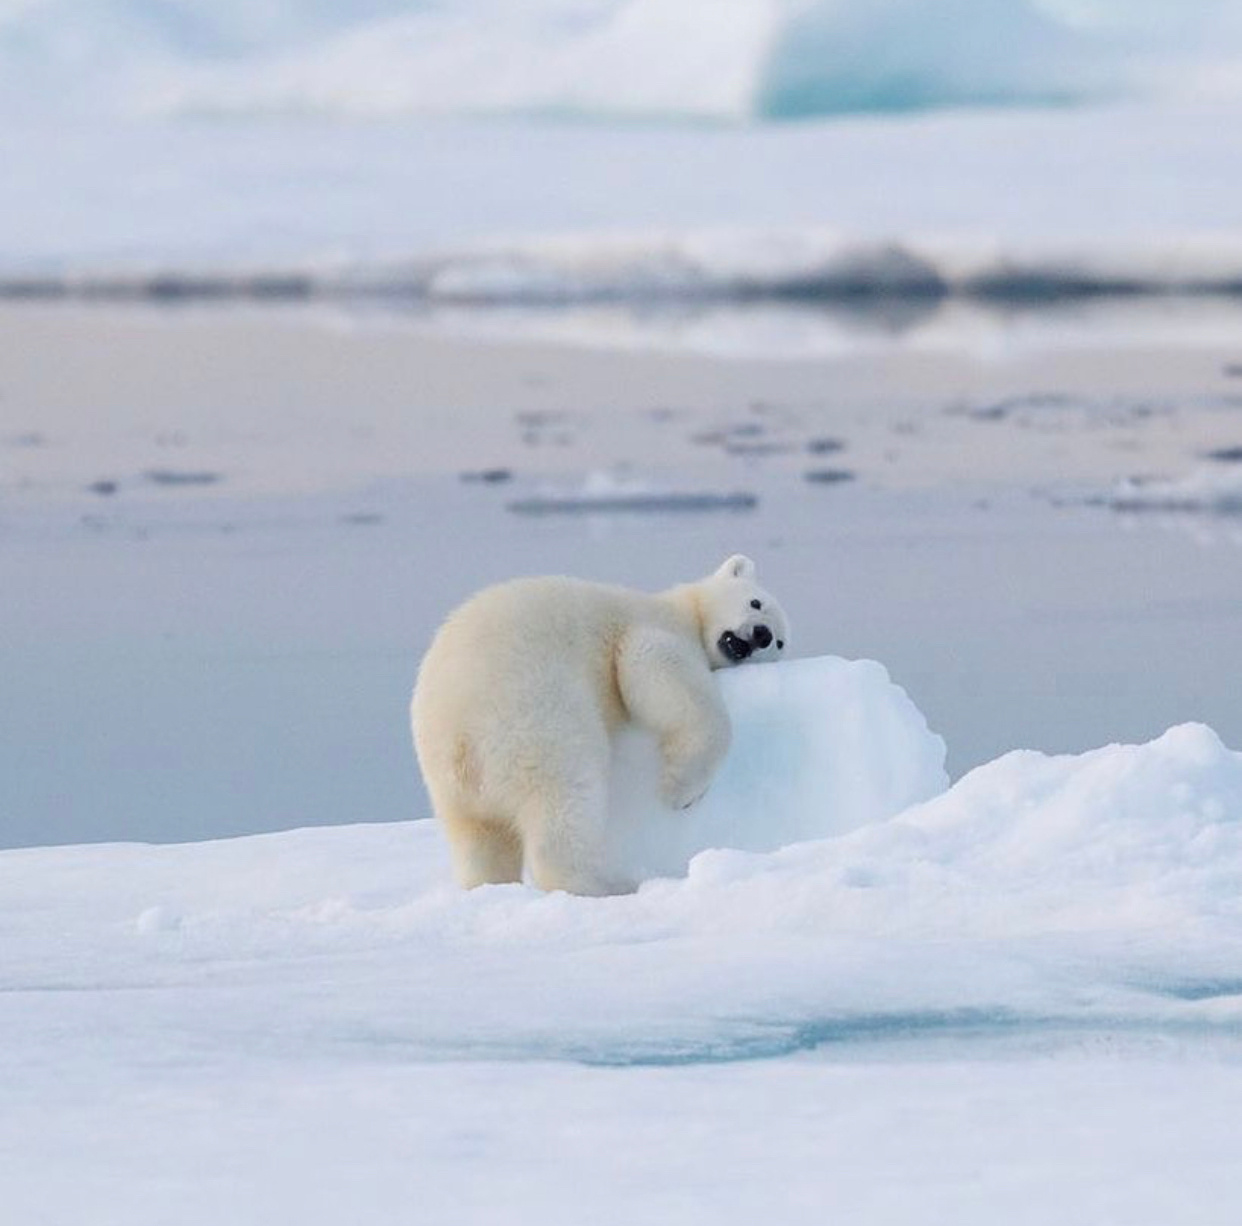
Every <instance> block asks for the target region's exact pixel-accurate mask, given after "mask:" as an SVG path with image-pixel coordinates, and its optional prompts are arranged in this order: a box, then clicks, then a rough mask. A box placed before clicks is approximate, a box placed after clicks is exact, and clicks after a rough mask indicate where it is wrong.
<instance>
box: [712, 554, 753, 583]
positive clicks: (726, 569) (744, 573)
mask: <svg viewBox="0 0 1242 1226" xmlns="http://www.w3.org/2000/svg"><path fill="white" fill-rule="evenodd" d="M716 574H718V575H720V576H721V577H722V578H724V579H753V578H754V577H755V564H754V563H753V562H752V561H751V560H750V559H749V558H748V557H747V556H746V555H745V554H744V553H735V554H734V555H733V556H732V557H731V558H729V559H728V561H726V562H725V563H724V564H723V565H722V566H721V567H720V569H719V570H718V571H717V572H716Z"/></svg>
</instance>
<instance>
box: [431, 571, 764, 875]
mask: <svg viewBox="0 0 1242 1226" xmlns="http://www.w3.org/2000/svg"><path fill="white" fill-rule="evenodd" d="M787 638H788V626H787V622H786V619H785V614H784V612H783V611H782V610H781V607H780V606H779V605H778V604H777V602H776V601H775V600H774V599H773V598H772V597H771V596H770V595H769V594H768V593H767V592H765V591H764V590H763V589H762V588H760V587H759V586H758V584H757V583H756V582H755V566H754V563H753V562H752V561H751V560H750V559H749V558H747V557H744V556H743V555H741V554H735V555H734V556H733V557H731V558H729V559H728V560H727V561H726V562H725V563H724V564H723V565H722V566H721V567H720V568H719V569H718V570H716V571H715V572H714V573H713V574H711V575H708V576H707V577H706V578H704V579H700V580H698V581H697V582H693V583H685V584H681V585H680V586H678V587H674V588H670V589H669V590H668V591H665V592H660V593H657V594H650V593H646V592H637V591H632V590H630V589H627V588H621V587H611V586H607V585H604V584H599V583H588V582H584V581H582V580H578V579H567V578H562V577H545V578H534V579H515V580H512V581H511V582H508V583H501V584H499V585H497V586H495V587H491V588H487V589H485V590H484V591H482V592H480V593H479V594H478V595H476V596H474V597H473V598H472V599H470V600H468V601H467V602H466V603H465V604H464V605H462V606H461V607H460V608H458V609H457V610H456V611H455V612H453V613H452V614H450V615H449V617H448V619H447V620H446V621H445V623H444V625H443V626H441V628H440V630H439V632H438V633H437V634H436V636H435V638H434V640H433V641H432V644H431V646H430V648H429V649H428V651H427V654H426V656H425V657H424V659H423V662H422V665H421V667H420V668H419V673H418V682H417V684H416V686H415V689H414V699H413V702H412V704H411V717H412V722H413V728H414V745H415V750H416V752H417V754H418V761H419V765H420V767H421V769H422V772H423V778H424V780H425V781H426V784H427V790H428V792H429V793H430V795H431V803H432V807H433V809H434V811H435V815H436V817H437V818H438V819H439V820H440V822H441V823H442V824H443V827H444V831H445V834H446V835H447V837H448V842H449V847H450V851H451V854H452V860H453V868H454V873H455V876H456V878H457V880H458V882H459V883H460V884H461V885H462V886H465V887H467V888H469V887H472V886H476V885H483V884H485V883H488V882H506V881H520V880H521V879H522V871H523V866H525V869H526V871H527V873H528V874H529V877H530V880H531V881H532V882H533V883H534V884H535V885H536V886H538V887H539V888H540V889H543V890H566V891H569V892H571V893H574V894H612V893H620V892H625V891H627V890H632V889H633V888H634V883H633V882H628V881H618V880H610V879H609V876H608V873H607V870H606V868H605V865H604V854H603V853H604V828H605V823H606V821H607V816H608V792H609V773H610V770H611V764H612V747H613V739H614V736H615V735H616V734H617V732H618V731H619V730H621V729H622V728H624V727H626V726H627V725H637V726H638V727H640V728H643V729H646V730H648V731H649V732H651V733H653V734H655V737H656V739H657V742H658V745H659V749H660V757H661V760H662V777H661V781H660V782H661V794H662V795H663V798H664V800H665V801H666V802H667V804H668V805H670V806H671V807H672V808H676V809H682V808H686V807H687V806H689V805H691V804H693V803H694V802H695V801H696V800H697V799H698V798H699V797H700V796H702V795H703V793H704V792H705V791H706V790H707V786H708V784H709V783H710V782H711V780H712V776H713V774H714V773H715V771H716V768H717V766H719V764H720V761H721V759H722V758H723V757H724V754H725V751H726V750H727V749H728V746H729V736H730V728H729V716H728V712H727V711H726V710H725V706H724V703H723V701H722V700H721V697H720V693H719V689H718V686H717V685H716V682H715V680H714V678H713V677H712V671H713V670H714V669H718V668H726V667H729V666H731V665H735V664H741V663H743V662H750V661H761V660H775V659H779V658H781V656H782V655H783V654H784V651H785V646H786V640H787Z"/></svg>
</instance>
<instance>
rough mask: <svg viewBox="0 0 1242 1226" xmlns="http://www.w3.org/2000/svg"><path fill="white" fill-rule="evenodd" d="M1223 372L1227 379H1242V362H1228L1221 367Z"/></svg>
mask: <svg viewBox="0 0 1242 1226" xmlns="http://www.w3.org/2000/svg"><path fill="white" fill-rule="evenodd" d="M1221 374H1223V375H1224V376H1225V378H1226V379H1242V362H1226V363H1225V364H1224V366H1222V367H1221Z"/></svg>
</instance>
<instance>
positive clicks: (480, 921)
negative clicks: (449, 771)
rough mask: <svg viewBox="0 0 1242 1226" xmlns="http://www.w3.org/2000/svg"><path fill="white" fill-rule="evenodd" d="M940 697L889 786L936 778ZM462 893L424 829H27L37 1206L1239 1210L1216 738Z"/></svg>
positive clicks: (1024, 1218)
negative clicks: (585, 888) (626, 883)
mask: <svg viewBox="0 0 1242 1226" xmlns="http://www.w3.org/2000/svg"><path fill="white" fill-rule="evenodd" d="M789 667H790V666H785V665H771V666H765V668H764V669H759V668H756V669H754V670H740V671H739V673H738V674H737V677H738V681H737V688H738V689H739V691H741V692H745V690H746V689H748V688H749V687H750V686H751V685H754V686H755V687H757V688H756V694H757V695H759V694H761V691H762V689H763V688H764V687H765V686H766V685H768V684H770V683H771V681H770V678H771V676H772V675H773V674H772V673H770V672H768V671H767V670H768V669H774V670H775V669H781V668H789ZM834 669H839V670H841V673H840V675H841V677H842V678H844V677H847V676H850V675H851V670H853V674H852V677H853V682H854V684H855V686H856V692H857V694H858V695H860V696H862V695H865V696H866V698H865V701H863V702H861V703H860V704H859V706H858V709H859V710H861V711H862V712H864V714H863V715H862V716H861V718H862V719H863V720H864V721H865V722H867V723H868V726H870V721H871V719H872V716H873V715H874V713H875V712H876V711H880V710H882V709H884V708H885V707H886V705H889V706H891V705H892V704H893V699H892V696H891V692H890V683H889V682H888V681H887V679H886V678H885V677H884V675H883V673H882V671H881V670H879V669H877V668H874V667H870V666H861V668H860V667H859V666H847V665H839V666H838V665H835V664H831V663H825V664H820V665H809V666H808V665H804V666H802V669H801V670H800V671H801V672H802V673H803V675H805V676H806V677H808V678H809V677H810V676H812V675H813V674H815V673H816V672H817V671H818V672H819V673H822V674H824V675H827V673H828V672H830V671H832V670H834ZM789 675H790V677H791V678H792V677H794V676H795V675H796V673H795V672H791V673H790V674H789ZM765 678H766V680H765ZM772 684H774V683H772ZM782 688H784V687H783V685H782ZM793 688H794V687H793V686H792V684H791V686H790V688H789V689H785V690H784V696H785V699H786V700H787V701H795V702H797V703H798V706H799V710H800V713H801V715H802V716H803V717H806V718H809V719H812V720H814V719H817V718H818V716H817V715H816V714H815V707H816V705H817V703H818V701H819V700H818V698H815V697H813V696H812V693H811V690H812V688H813V687H810V686H809V685H808V689H807V692H806V694H805V695H804V696H803V698H801V699H791V698H790V693H791V692H792V690H793ZM736 698H737V699H739V700H740V698H741V693H739V694H738V695H736ZM867 710H870V711H871V712H872V715H867V714H865V712H866V711H867ZM785 718H793V714H792V713H787V715H786V717H785ZM905 719H906V724H907V727H906V729H905V731H904V733H902V734H901V735H897V736H889V737H884V738H881V739H880V740H879V741H877V742H876V743H875V744H871V743H869V742H868V741H867V740H865V739H858V740H856V741H855V742H854V743H853V744H852V745H851V749H852V750H853V752H854V755H855V769H856V770H857V771H858V772H860V773H863V774H867V775H872V776H874V777H875V779H876V780H883V779H884V778H886V777H887V776H888V774H889V773H890V772H892V771H897V772H901V771H908V772H910V773H911V775H912V776H918V775H919V774H920V773H921V772H922V771H923V769H924V767H925V763H924V758H925V755H926V754H927V752H928V750H929V747H930V746H929V741H928V738H927V734H926V733H925V730H924V731H919V730H918V729H917V728H916V727H915V721H914V720H913V717H912V716H910V714H909V713H908V712H907V713H906V717H905ZM820 749H821V747H820V746H817V745H815V744H813V743H811V742H808V743H807V744H806V745H804V746H803V747H802V753H803V754H805V756H806V758H807V762H806V763H805V764H803V765H805V769H806V770H807V772H808V773H809V772H812V771H813V770H814V768H815V766H816V764H817V762H818V755H819V753H820ZM907 752H909V753H912V754H913V755H914V760H912V761H907V760H906V759H905V755H906V753H907ZM919 763H924V765H920V764H919ZM774 766H775V764H774V763H773V762H772V760H770V759H765V760H762V761H761V760H760V759H759V758H756V759H754V760H753V764H752V765H750V766H745V765H743V764H742V763H741V762H738V763H735V764H733V769H737V770H738V771H739V772H740V775H741V776H742V778H740V779H739V780H738V781H737V783H736V784H733V783H728V784H726V785H725V786H726V788H729V789H731V788H733V787H735V786H736V787H737V788H739V789H741V788H742V787H743V786H744V785H745V784H753V783H754V780H753V779H746V778H745V776H746V775H747V771H748V770H752V769H753V770H754V771H755V772H764V771H767V770H770V769H774ZM808 777H809V774H808ZM722 782H723V781H722ZM825 786H827V785H825ZM722 790H724V789H722ZM767 816H768V815H766V814H763V813H759V812H756V813H754V821H755V822H756V823H757V824H762V823H764V822H765V821H766V818H767ZM877 816H878V815H877ZM832 820H835V818H834V819H832ZM447 882H448V871H447V864H446V857H445V853H444V848H443V845H442V842H441V839H440V836H439V833H438V831H437V829H436V828H435V826H434V825H433V824H432V823H430V822H426V821H419V822H413V823H408V824H404V825H381V826H352V827H338V828H333V829H318V830H301V831H294V832H289V833H285V834H279V835H265V836H257V837H250V838H243V839H236V840H231V841H224V842H216V843H204V844H196V845H178V846H140V845H111V846H95V847H71V848H58V849H37V850H22V851H9V852H5V853H3V854H0V932H2V933H3V942H2V943H0V1082H2V1083H3V1085H4V1086H5V1110H4V1111H3V1112H0V1181H2V1183H3V1186H4V1189H5V1203H6V1212H8V1213H10V1214H12V1215H15V1216H14V1220H19V1221H21V1220H42V1221H48V1222H56V1223H60V1222H65V1223H68V1222H70V1221H78V1220H82V1217H83V1215H84V1214H86V1215H88V1216H89V1217H90V1218H91V1220H92V1221H99V1222H126V1223H129V1224H131V1226H132V1224H134V1223H145V1222H152V1223H154V1222H166V1221H168V1220H170V1215H171V1218H172V1219H175V1220H176V1221H178V1222H180V1223H187V1224H193V1223H199V1222H203V1223H207V1222H213V1223H214V1222H218V1221H220V1220H222V1219H223V1218H227V1219H228V1220H230V1221H235V1222H260V1221H269V1222H270V1221H272V1220H290V1221H299V1222H306V1223H314V1222H329V1221H338V1220H340V1218H341V1215H342V1213H344V1212H345V1211H346V1210H348V1211H349V1214H351V1215H353V1216H358V1215H359V1214H361V1216H363V1217H364V1218H365V1220H367V1221H371V1222H390V1221H391V1222H396V1221H429V1222H430V1221H437V1222H439V1221H445V1222H476V1221H477V1222H482V1221H496V1220H502V1219H503V1220H531V1219H532V1218H533V1217H534V1215H536V1214H540V1215H541V1216H543V1217H544V1218H545V1219H546V1220H551V1221H556V1222H570V1221H580V1220H581V1215H582V1212H583V1205H584V1204H588V1203H589V1204H590V1205H591V1206H592V1216H593V1217H598V1219H599V1220H601V1221H603V1222H606V1223H611V1222H618V1223H619V1222H626V1221H635V1220H647V1219H649V1218H655V1219H657V1220H660V1219H664V1220H677V1221H691V1222H697V1221H704V1222H706V1221H712V1222H752V1221H754V1220H756V1218H763V1217H764V1216H765V1214H766V1215H771V1214H773V1213H775V1214H777V1215H778V1216H779V1217H780V1220H782V1221H798V1222H801V1221H821V1220H822V1215H823V1212H824V1209H825V1207H828V1208H841V1209H843V1210H847V1211H851V1212H854V1213H857V1214H861V1215H863V1216H861V1217H856V1218H855V1219H854V1220H866V1221H869V1222H890V1221H891V1222H899V1221H909V1220H910V1216H911V1213H912V1212H914V1211H915V1210H916V1209H917V1212H918V1215H919V1216H920V1218H921V1220H927V1221H955V1222H963V1223H973V1222H976V1221H977V1222H994V1221H997V1220H1005V1221H1014V1222H1038V1221H1047V1220H1049V1216H1050V1215H1051V1214H1053V1213H1054V1212H1059V1211H1060V1210H1063V1208H1064V1206H1065V1205H1066V1204H1067V1203H1071V1202H1072V1203H1073V1204H1074V1205H1075V1206H1076V1208H1078V1209H1080V1210H1081V1213H1082V1218H1081V1220H1099V1219H1101V1218H1104V1219H1111V1220H1124V1221H1126V1222H1129V1223H1147V1222H1150V1223H1164V1222H1167V1221H1169V1220H1172V1219H1173V1218H1177V1219H1178V1220H1187V1221H1195V1222H1197V1223H1209V1222H1210V1223H1215V1222H1220V1223H1224V1222H1228V1221H1234V1220H1236V1215H1237V1209H1238V1204H1239V1188H1238V1183H1237V1169H1238V1165H1237V1162H1238V1146H1237V1141H1236V1135H1235V1134H1236V1130H1235V1129H1234V1128H1233V1121H1234V1116H1235V1115H1236V1104H1237V1100H1238V1093H1239V1090H1242V1065H1240V1064H1239V1061H1238V1055H1239V1047H1238V1040H1239V1038H1240V1037H1242V956H1240V954H1239V951H1242V754H1239V753H1236V752H1233V751H1231V750H1229V749H1227V748H1226V747H1225V746H1224V745H1222V744H1221V742H1220V740H1219V739H1218V738H1217V737H1216V735H1215V734H1214V733H1213V732H1212V731H1211V730H1210V729H1208V728H1206V727H1204V726H1201V725H1185V726H1181V727H1177V728H1173V729H1171V730H1170V731H1169V732H1168V733H1166V734H1165V735H1164V736H1162V737H1160V738H1159V739H1157V740H1155V741H1153V742H1151V743H1149V744H1146V745H1137V746H1135V745H1129V746H1110V747H1107V748H1103V749H1099V750H1095V751H1093V752H1090V753H1086V754H1082V755H1078V756H1064V757H1048V756H1045V755H1042V754H1037V753H1030V752H1020V753H1014V754H1009V755H1007V756H1005V757H1003V758H1001V759H999V760H997V761H995V762H993V763H991V764H989V765H987V766H984V767H981V768H980V769H978V770H976V771H974V772H972V773H971V774H969V775H967V776H966V777H965V778H963V779H962V780H960V781H959V782H958V783H957V784H956V785H954V786H953V787H952V788H950V789H949V790H947V791H945V792H943V793H941V794H940V795H938V796H935V797H934V798H932V799H930V800H927V801H925V802H923V803H920V804H916V805H914V806H913V807H910V808H907V809H905V810H904V811H903V812H901V813H898V814H896V815H894V816H892V817H889V818H887V819H883V820H875V821H871V822H869V823H868V824H866V825H864V826H862V827H861V828H859V829H856V830H854V831H853V832H851V833H848V834H843V835H840V836H838V837H833V838H824V839H819V840H816V841H811V842H804V843H799V844H795V845H792V846H788V847H785V848H783V849H781V850H779V851H776V852H772V853H769V854H761V853H755V852H746V851H737V850H716V851H705V852H703V853H701V854H700V855H698V856H697V857H695V859H694V860H693V861H692V863H691V865H690V868H689V873H688V875H687V876H686V877H685V878H682V879H662V880H656V881H652V882H649V883H647V884H646V885H644V886H643V887H642V888H641V889H640V891H639V892H638V893H637V894H634V895H631V896H626V897H618V898H609V899H582V898H573V897H570V896H567V895H563V894H554V895H542V894H539V893H538V892H536V891H534V890H533V889H531V888H529V887H525V886H520V885H514V886H497V887H486V888H483V889H479V890H476V891H473V892H471V893H469V894H463V893H461V892H459V891H457V890H456V889H454V888H452V887H451V886H450V885H449V884H447Z"/></svg>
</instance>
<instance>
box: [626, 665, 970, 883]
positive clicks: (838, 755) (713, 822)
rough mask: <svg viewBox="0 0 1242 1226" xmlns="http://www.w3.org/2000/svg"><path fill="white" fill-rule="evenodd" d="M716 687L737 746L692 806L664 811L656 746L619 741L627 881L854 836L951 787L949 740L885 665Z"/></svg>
mask: <svg viewBox="0 0 1242 1226" xmlns="http://www.w3.org/2000/svg"><path fill="white" fill-rule="evenodd" d="M717 677H718V679H719V682H720V688H721V691H722V693H723V695H724V700H725V704H726V706H727V707H728V709H729V715H730V717H731V719H732V722H733V743H732V746H731V747H730V750H729V754H728V756H727V758H726V759H725V761H724V764H723V765H722V766H721V769H720V771H719V773H718V775H717V776H716V778H715V780H714V781H713V782H712V785H711V787H710V788H709V789H708V792H707V794H706V795H705V796H704V797H703V798H702V800H700V801H699V802H698V803H697V804H695V805H693V806H692V807H691V808H689V809H687V810H685V811H682V812H674V811H672V810H670V809H668V808H667V807H666V806H665V805H664V804H663V803H662V802H661V800H660V798H659V796H658V790H657V789H658V780H659V773H660V772H659V755H658V750H657V746H656V744H655V740H654V738H653V737H651V736H650V735H648V734H646V733H642V732H638V731H627V732H625V733H623V734H622V736H621V737H619V738H618V741H617V744H616V749H615V755H614V764H613V788H612V797H611V811H610V814H609V819H610V830H609V834H610V838H611V845H610V855H609V859H610V867H611V868H612V869H613V870H614V871H615V872H617V873H618V874H621V875H624V876H627V877H630V878H634V879H637V880H646V879H648V878H650V877H657V876H672V875H681V874H684V873H685V871H686V868H687V866H688V865H689V862H690V860H691V858H692V857H693V856H694V855H696V854H697V853H698V852H700V851H703V850H705V849H707V848H709V847H731V848H738V849H740V850H743V851H772V850H774V849H776V848H778V847H783V846H785V845H787V844H789V843H799V842H804V841H806V840H808V839H819V838H825V837H827V836H829V835H836V834H844V833H846V832H847V831H850V830H855V829H857V828H858V827H860V826H864V825H867V824H868V823H871V822H877V821H881V820H883V819H884V818H888V817H892V816H893V815H894V814H895V813H899V812H901V810H903V809H905V808H907V807H908V806H910V805H912V804H916V803H917V802H919V801H922V800H927V799H928V798H930V797H932V796H935V795H938V794H939V793H940V792H942V791H944V789H945V788H946V787H947V786H948V778H947V776H946V774H945V770H944V758H945V745H944V741H943V740H942V739H941V738H940V737H939V736H937V735H935V734H934V733H933V732H931V731H929V729H928V727H927V721H926V720H925V719H924V718H923V715H922V713H921V712H920V711H919V710H918V708H917V707H916V706H915V705H914V703H913V702H911V701H910V698H909V697H908V696H907V694H906V692H905V691H904V690H903V689H901V687H900V686H897V685H894V684H893V682H892V681H891V680H890V679H889V676H888V673H887V671H886V670H885V669H884V667H883V665H880V664H877V663H875V662H874V661H871V660H854V661H851V660H841V659H836V658H834V657H831V656H821V657H818V658H815V659H808V660H786V661H783V662H781V663H779V664H764V665H761V666H755V667H743V668H737V669H731V670H726V671H723V672H720V673H718V674H717Z"/></svg>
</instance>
